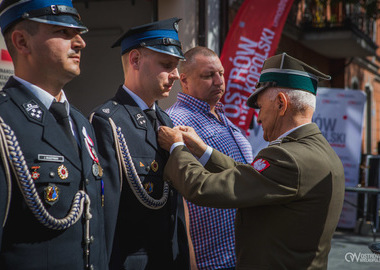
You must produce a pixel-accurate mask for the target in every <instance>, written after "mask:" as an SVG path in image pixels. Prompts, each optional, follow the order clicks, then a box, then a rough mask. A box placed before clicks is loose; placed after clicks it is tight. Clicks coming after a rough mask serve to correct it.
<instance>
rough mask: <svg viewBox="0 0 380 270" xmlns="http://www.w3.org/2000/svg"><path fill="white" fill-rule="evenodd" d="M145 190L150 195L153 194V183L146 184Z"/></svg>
mask: <svg viewBox="0 0 380 270" xmlns="http://www.w3.org/2000/svg"><path fill="white" fill-rule="evenodd" d="M144 188H145V190H146V192H147V193H148V194H150V193H152V192H153V183H152V182H148V183H145V184H144Z"/></svg>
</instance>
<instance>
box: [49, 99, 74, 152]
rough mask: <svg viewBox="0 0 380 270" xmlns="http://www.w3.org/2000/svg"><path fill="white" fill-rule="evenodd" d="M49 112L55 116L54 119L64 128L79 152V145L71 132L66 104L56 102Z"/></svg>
mask: <svg viewBox="0 0 380 270" xmlns="http://www.w3.org/2000/svg"><path fill="white" fill-rule="evenodd" d="M49 111H50V112H51V113H52V114H53V116H54V118H55V119H56V120H57V123H58V124H59V125H60V126H61V127H62V129H63V130H64V132H65V134H66V136H67V137H68V138H69V140H70V141H71V142H72V144H73V146H74V148H75V150H76V151H77V152H78V143H77V141H76V140H75V138H74V135H73V132H72V131H71V126H70V121H69V114H68V113H67V110H66V106H65V103H62V102H57V101H54V102H53V103H52V104H51V106H50V109H49Z"/></svg>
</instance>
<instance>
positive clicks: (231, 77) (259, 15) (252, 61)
mask: <svg viewBox="0 0 380 270" xmlns="http://www.w3.org/2000/svg"><path fill="white" fill-rule="evenodd" d="M292 4H293V0H265V1H257V0H245V1H244V3H243V4H242V5H241V7H240V9H239V11H238V13H237V14H236V17H235V19H234V21H233V23H232V26H231V29H230V30H229V32H228V34H227V38H226V40H225V43H224V46H223V50H222V53H221V56H220V59H221V61H222V64H223V66H224V69H225V80H226V93H225V94H224V96H223V97H222V99H221V102H222V103H223V104H224V105H225V110H226V115H227V116H228V118H229V119H230V120H231V121H232V122H233V123H234V124H235V125H237V126H238V127H240V128H241V129H242V130H244V131H247V130H248V128H249V126H250V124H251V121H252V117H253V113H254V110H253V109H251V108H249V107H248V106H247V105H246V101H247V99H248V97H249V96H250V95H251V93H252V92H253V90H254V89H255V85H256V82H257V81H258V79H259V77H260V72H261V69H262V65H263V63H264V60H265V59H266V58H268V57H270V56H272V55H274V53H275V52H276V49H277V45H278V42H279V41H280V37H281V33H282V29H283V27H284V24H285V21H286V18H287V16H288V13H289V11H290V8H291V6H292Z"/></svg>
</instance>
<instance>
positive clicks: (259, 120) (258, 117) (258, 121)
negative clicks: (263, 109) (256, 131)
mask: <svg viewBox="0 0 380 270" xmlns="http://www.w3.org/2000/svg"><path fill="white" fill-rule="evenodd" d="M256 111H259V112H258V114H257V121H256V122H257V124H259V125H260V124H261V117H260V110H256Z"/></svg>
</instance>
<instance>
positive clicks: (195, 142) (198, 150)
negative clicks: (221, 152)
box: [175, 126, 207, 158]
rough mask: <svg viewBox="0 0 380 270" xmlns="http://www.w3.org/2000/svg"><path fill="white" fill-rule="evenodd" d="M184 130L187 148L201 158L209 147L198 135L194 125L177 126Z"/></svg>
mask: <svg viewBox="0 0 380 270" xmlns="http://www.w3.org/2000/svg"><path fill="white" fill-rule="evenodd" d="M175 129H178V130H180V131H182V137H183V141H184V142H185V144H186V146H187V148H188V149H189V150H190V152H191V153H193V155H195V156H197V157H198V158H200V157H201V156H202V155H203V154H204V152H205V151H206V149H207V145H206V144H205V143H204V142H203V140H202V139H201V138H200V137H199V136H198V134H197V133H196V132H195V130H194V129H193V128H192V127H186V126H178V127H175Z"/></svg>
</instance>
